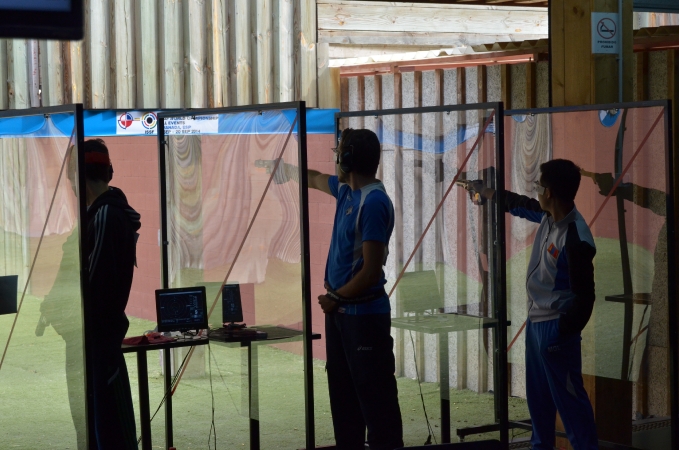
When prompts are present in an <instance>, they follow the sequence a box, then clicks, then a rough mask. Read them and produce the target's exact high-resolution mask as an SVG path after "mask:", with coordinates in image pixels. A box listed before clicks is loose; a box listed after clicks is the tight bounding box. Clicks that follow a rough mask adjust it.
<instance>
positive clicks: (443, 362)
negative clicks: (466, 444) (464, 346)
mask: <svg viewBox="0 0 679 450" xmlns="http://www.w3.org/2000/svg"><path fill="white" fill-rule="evenodd" d="M438 337H439V394H440V397H441V443H442V444H448V443H450V380H449V369H450V368H449V362H448V358H449V356H448V354H449V350H448V333H439V334H438Z"/></svg>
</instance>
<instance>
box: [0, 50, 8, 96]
mask: <svg viewBox="0 0 679 450" xmlns="http://www.w3.org/2000/svg"><path fill="white" fill-rule="evenodd" d="M0 80H7V40H6V39H0ZM7 108H9V97H8V95H7V84H6V83H3V84H0V109H7Z"/></svg>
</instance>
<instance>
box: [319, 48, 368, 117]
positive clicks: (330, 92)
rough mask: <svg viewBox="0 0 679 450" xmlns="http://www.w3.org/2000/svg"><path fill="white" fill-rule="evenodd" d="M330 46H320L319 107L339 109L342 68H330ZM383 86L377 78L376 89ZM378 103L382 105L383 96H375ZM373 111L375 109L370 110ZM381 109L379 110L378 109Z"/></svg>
mask: <svg viewBox="0 0 679 450" xmlns="http://www.w3.org/2000/svg"><path fill="white" fill-rule="evenodd" d="M329 50H330V44H319V45H318V54H317V56H318V107H319V108H339V107H340V68H339V67H329V64H330V57H329V54H328V53H329ZM378 86H381V84H380V83H379V80H378V79H377V78H375V87H376V89H377V87H378ZM375 99H376V101H378V102H380V103H381V96H378V95H377V94H375ZM370 109H373V108H370ZM377 109H379V108H377Z"/></svg>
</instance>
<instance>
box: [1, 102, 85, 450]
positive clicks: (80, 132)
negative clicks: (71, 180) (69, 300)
mask: <svg viewBox="0 0 679 450" xmlns="http://www.w3.org/2000/svg"><path fill="white" fill-rule="evenodd" d="M51 114H73V140H74V142H75V145H76V148H77V149H78V161H77V174H78V193H79V194H80V193H84V192H85V191H86V187H85V153H84V151H85V150H84V145H83V144H84V142H85V122H84V116H83V105H82V104H80V103H78V104H73V105H62V106H51V107H44V108H33V109H11V110H6V111H0V119H8V118H14V117H27V116H40V115H42V116H45V117H48V116H49V115H51ZM35 139H39V138H35ZM77 224H78V225H77V226H78V229H79V230H80V232H79V234H78V238H79V247H80V291H81V301H82V315H83V351H84V357H85V358H84V361H85V367H84V368H83V369H84V375H85V411H86V414H87V446H88V448H90V449H92V450H96V448H97V442H96V439H95V438H94V436H95V431H94V396H93V380H92V375H91V374H92V371H91V370H90V367H91V364H92V361H93V360H94V359H93V354H92V348H91V347H90V346H89V345H87V343H88V342H92V340H93V339H95V334H96V330H94V329H92V328H91V327H90V326H88V324H89V323H92V321H91V320H88V318H90V317H92V310H91V308H90V305H91V303H92V302H91V301H90V283H89V280H90V277H89V265H88V264H87V256H88V255H89V249H88V248H87V233H86V232H85V231H84V230H85V229H86V227H83V224H84V225H87V201H86V196H85V195H78V222H77Z"/></svg>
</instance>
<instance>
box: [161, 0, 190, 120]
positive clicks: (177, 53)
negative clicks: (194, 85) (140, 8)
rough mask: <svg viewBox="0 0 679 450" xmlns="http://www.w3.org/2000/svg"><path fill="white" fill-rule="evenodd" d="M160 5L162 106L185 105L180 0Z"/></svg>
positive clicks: (167, 0) (179, 106)
mask: <svg viewBox="0 0 679 450" xmlns="http://www.w3.org/2000/svg"><path fill="white" fill-rule="evenodd" d="M162 2H163V3H162V5H161V7H160V19H159V22H160V33H159V35H160V67H161V76H160V92H161V97H160V107H161V108H164V109H172V108H181V107H183V106H184V46H183V44H182V39H183V26H182V19H181V18H182V7H181V2H180V1H179V0H162Z"/></svg>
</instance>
